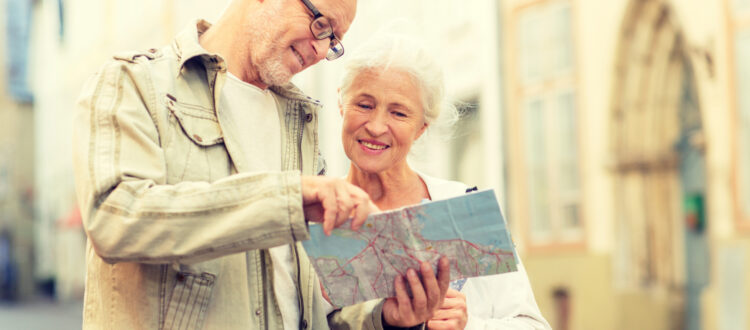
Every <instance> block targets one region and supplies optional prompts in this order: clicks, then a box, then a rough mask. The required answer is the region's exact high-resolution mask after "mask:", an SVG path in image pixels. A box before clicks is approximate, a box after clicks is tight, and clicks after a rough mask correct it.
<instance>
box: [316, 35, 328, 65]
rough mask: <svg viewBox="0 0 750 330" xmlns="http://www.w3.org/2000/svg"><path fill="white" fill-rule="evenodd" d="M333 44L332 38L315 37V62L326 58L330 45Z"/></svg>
mask: <svg viewBox="0 0 750 330" xmlns="http://www.w3.org/2000/svg"><path fill="white" fill-rule="evenodd" d="M330 45H331V39H328V38H325V39H320V40H318V39H314V40H313V42H312V46H313V50H314V51H315V63H317V62H318V61H320V60H322V59H324V58H326V55H328V47H329V46H330Z"/></svg>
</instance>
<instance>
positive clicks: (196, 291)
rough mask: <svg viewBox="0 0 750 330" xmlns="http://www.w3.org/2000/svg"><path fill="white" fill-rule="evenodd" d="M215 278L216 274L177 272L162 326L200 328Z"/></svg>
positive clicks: (167, 327)
mask: <svg viewBox="0 0 750 330" xmlns="http://www.w3.org/2000/svg"><path fill="white" fill-rule="evenodd" d="M215 279H216V276H215V275H213V274H209V273H202V274H190V273H184V272H181V273H178V274H177V282H176V283H175V287H174V290H172V295H171V297H170V299H169V304H168V306H167V314H166V315H165V316H164V326H163V327H162V328H163V329H168V330H171V329H200V328H202V327H203V320H204V319H205V316H206V315H205V314H206V309H207V308H208V303H209V302H210V300H211V291H212V290H213V287H214V282H215Z"/></svg>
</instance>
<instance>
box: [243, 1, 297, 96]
mask: <svg viewBox="0 0 750 330" xmlns="http://www.w3.org/2000/svg"><path fill="white" fill-rule="evenodd" d="M280 12H281V1H278V2H276V5H274V6H273V7H271V8H269V10H268V11H265V12H262V13H261V14H260V17H258V22H273V21H274V17H276V16H277V15H279V13H280ZM250 31H251V40H254V41H253V42H255V43H256V44H258V45H266V47H268V48H266V49H262V50H261V51H260V53H261V54H262V56H260V57H261V58H262V59H261V60H259V61H257V62H256V63H255V65H256V69H257V70H258V76H260V81H262V82H263V83H264V84H266V85H268V86H282V85H286V84H287V83H288V82H289V80H291V79H292V76H294V73H292V72H290V71H289V69H288V68H287V67H286V66H285V65H284V53H285V52H284V49H280V48H281V47H280V46H279V45H278V43H277V40H276V38H274V37H272V36H271V33H270V32H269V31H264V30H263V29H251V30H250Z"/></svg>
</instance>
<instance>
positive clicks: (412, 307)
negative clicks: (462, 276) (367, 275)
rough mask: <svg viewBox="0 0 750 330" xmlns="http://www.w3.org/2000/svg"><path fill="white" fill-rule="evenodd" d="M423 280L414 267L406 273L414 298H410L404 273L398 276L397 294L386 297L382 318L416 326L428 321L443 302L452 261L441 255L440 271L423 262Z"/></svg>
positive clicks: (389, 323)
mask: <svg viewBox="0 0 750 330" xmlns="http://www.w3.org/2000/svg"><path fill="white" fill-rule="evenodd" d="M420 273H421V274H422V279H421V281H420V279H419V275H417V272H416V271H415V270H414V269H409V270H408V271H407V272H406V281H408V282H409V288H410V289H411V292H412V297H411V298H409V294H408V291H407V290H406V283H405V281H404V278H403V277H402V276H399V277H398V278H396V283H395V286H396V297H391V298H388V299H386V301H385V303H384V304H383V320H384V321H385V323H386V324H388V325H390V326H396V327H401V328H408V327H413V326H415V325H418V324H421V323H425V322H427V321H428V320H429V319H430V318H431V317H432V316H433V315H434V314H435V312H436V311H437V310H438V309H439V308H440V306H441V305H442V304H443V299H445V295H446V291H447V290H448V285H449V282H450V263H449V262H448V258H445V257H442V258H440V261H439V262H438V274H437V276H435V273H434V272H433V270H432V267H431V266H430V264H428V263H426V262H422V263H421V265H420Z"/></svg>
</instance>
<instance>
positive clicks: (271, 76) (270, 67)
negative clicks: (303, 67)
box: [258, 52, 294, 86]
mask: <svg viewBox="0 0 750 330" xmlns="http://www.w3.org/2000/svg"><path fill="white" fill-rule="evenodd" d="M258 71H259V72H258V73H259V74H260V80H261V81H262V82H263V83H264V84H266V85H269V86H282V85H286V84H287V83H288V82H289V80H291V79H292V76H293V75H294V74H293V73H292V72H290V71H289V69H287V67H286V66H284V62H283V54H278V52H277V54H274V55H273V56H271V57H269V58H266V59H265V60H264V61H261V62H260V63H258Z"/></svg>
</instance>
